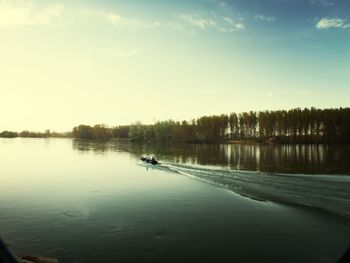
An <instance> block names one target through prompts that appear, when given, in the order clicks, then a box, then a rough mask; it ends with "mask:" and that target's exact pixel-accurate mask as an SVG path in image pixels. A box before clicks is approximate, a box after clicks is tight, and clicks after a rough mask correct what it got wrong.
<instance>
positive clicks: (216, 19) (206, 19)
mask: <svg viewBox="0 0 350 263" xmlns="http://www.w3.org/2000/svg"><path fill="white" fill-rule="evenodd" d="M181 19H182V20H183V21H184V22H185V23H186V24H187V25H189V26H192V27H195V28H198V29H201V30H206V29H214V30H217V31H220V32H233V31H240V30H244V29H245V25H244V23H243V22H242V21H240V20H239V21H236V20H234V19H233V18H231V17H227V16H224V17H220V16H217V15H215V14H210V15H207V16H204V15H199V14H182V15H181Z"/></svg>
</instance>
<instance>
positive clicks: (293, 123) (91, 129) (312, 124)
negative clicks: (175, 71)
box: [72, 107, 350, 143]
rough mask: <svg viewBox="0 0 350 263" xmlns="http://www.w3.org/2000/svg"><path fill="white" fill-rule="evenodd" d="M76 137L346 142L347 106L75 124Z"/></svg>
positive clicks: (349, 124) (349, 135)
mask: <svg viewBox="0 0 350 263" xmlns="http://www.w3.org/2000/svg"><path fill="white" fill-rule="evenodd" d="M72 136H73V137H74V138H79V139H99V140H105V139H110V138H125V139H130V140H133V141H158V142H194V143H198V142H207V143H218V142H227V141H247V140H250V141H256V142H280V143H350V108H336V109H316V108H313V107H312V108H304V109H300V108H295V109H291V110H277V111H259V112H256V111H250V112H242V113H238V114H237V113H231V114H229V115H225V114H221V115H214V116H203V117H200V118H197V119H193V120H191V121H181V122H179V121H173V120H167V121H159V122H157V123H155V124H152V125H145V124H141V123H135V124H131V125H123V126H115V127H108V126H106V125H101V124H98V125H95V126H89V125H79V126H77V127H74V128H73V132H72Z"/></svg>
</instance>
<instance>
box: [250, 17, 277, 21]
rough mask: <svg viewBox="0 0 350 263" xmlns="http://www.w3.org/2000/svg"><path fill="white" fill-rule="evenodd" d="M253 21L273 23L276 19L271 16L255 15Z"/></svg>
mask: <svg viewBox="0 0 350 263" xmlns="http://www.w3.org/2000/svg"><path fill="white" fill-rule="evenodd" d="M254 19H255V20H256V21H264V22H274V21H275V20H276V18H274V17H273V16H263V15H255V16H254Z"/></svg>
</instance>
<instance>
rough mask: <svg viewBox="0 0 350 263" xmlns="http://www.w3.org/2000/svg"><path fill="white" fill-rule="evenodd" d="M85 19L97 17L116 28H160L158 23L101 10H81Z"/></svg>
mask: <svg viewBox="0 0 350 263" xmlns="http://www.w3.org/2000/svg"><path fill="white" fill-rule="evenodd" d="M81 15H82V16H83V17H95V18H98V19H102V20H104V21H106V22H108V23H110V24H111V25H114V26H116V27H124V28H134V29H150V28H155V27H158V26H160V23H159V22H158V21H155V22H148V21H143V20H141V19H137V18H129V17H124V16H122V15H121V14H119V13H117V12H105V11H99V10H81Z"/></svg>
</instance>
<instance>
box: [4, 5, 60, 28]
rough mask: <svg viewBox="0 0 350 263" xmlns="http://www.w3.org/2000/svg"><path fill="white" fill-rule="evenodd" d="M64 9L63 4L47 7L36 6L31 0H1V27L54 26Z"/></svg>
mask: <svg viewBox="0 0 350 263" xmlns="http://www.w3.org/2000/svg"><path fill="white" fill-rule="evenodd" d="M63 11H64V6H63V5H62V4H52V5H48V6H45V7H38V6H35V5H34V4H33V3H32V2H31V1H8V0H2V1H0V28H7V29H9V28H16V27H24V26H53V24H54V22H55V21H56V20H57V19H59V18H60V17H61V16H62V14H63Z"/></svg>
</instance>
